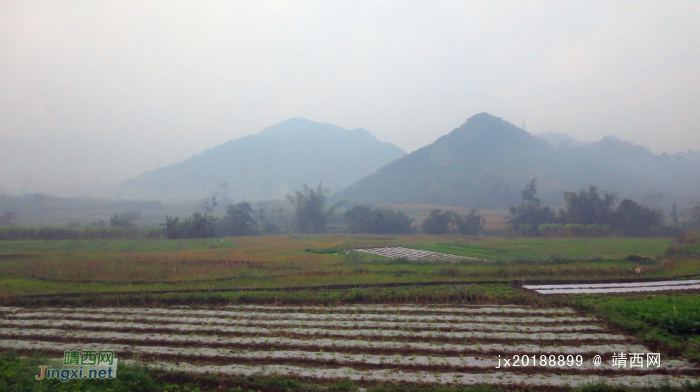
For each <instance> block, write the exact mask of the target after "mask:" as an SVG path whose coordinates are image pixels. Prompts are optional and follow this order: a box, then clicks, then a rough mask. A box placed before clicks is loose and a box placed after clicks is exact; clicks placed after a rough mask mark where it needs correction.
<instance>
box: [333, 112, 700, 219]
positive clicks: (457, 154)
mask: <svg viewBox="0 0 700 392" xmlns="http://www.w3.org/2000/svg"><path fill="white" fill-rule="evenodd" d="M560 139H563V140H565V141H567V142H566V143H558V144H557V147H556V148H555V147H553V146H552V145H551V144H552V141H551V140H549V141H545V140H543V139H541V138H539V137H536V136H534V135H531V134H529V133H527V132H526V131H524V130H522V129H520V128H518V127H516V126H514V125H513V124H511V123H508V122H506V121H504V120H502V119H501V118H498V117H494V116H492V115H490V114H488V113H480V114H477V115H474V116H472V117H470V118H469V119H468V120H467V121H466V122H465V123H464V124H462V126H460V127H459V128H457V129H455V130H453V131H452V132H451V133H449V134H447V135H445V136H443V137H441V138H439V139H438V140H437V141H435V142H434V143H433V144H430V145H428V146H425V147H423V148H421V149H419V150H416V151H414V152H413V153H411V154H408V155H407V156H405V157H403V158H400V159H398V160H396V161H394V162H391V163H390V164H388V165H386V166H384V167H382V168H381V169H379V170H377V172H376V173H374V174H372V175H370V176H368V177H366V178H364V179H362V180H361V181H359V182H358V183H356V184H353V185H352V186H350V187H348V188H347V189H345V190H343V191H341V192H339V193H338V194H336V195H334V199H347V200H349V201H350V203H351V204H352V203H368V204H389V203H391V204H396V203H425V204H443V205H462V206H468V207H476V208H504V207H506V206H508V205H514V204H516V203H518V202H519V201H520V190H521V189H523V187H524V186H525V184H527V183H528V182H529V181H530V180H531V179H532V178H534V177H537V178H538V182H537V189H538V192H539V193H538V197H540V198H541V199H542V200H543V202H546V203H549V204H553V205H561V204H562V203H563V197H562V196H563V192H566V191H575V190H579V189H583V188H588V186H589V185H591V184H593V185H596V186H598V187H599V189H601V190H605V191H608V192H615V193H616V194H617V195H618V196H620V197H632V198H636V199H637V200H640V201H642V202H644V201H645V200H650V202H652V203H657V204H658V203H663V202H664V201H666V200H677V199H678V200H689V199H692V198H696V199H697V198H700V181H698V180H697V179H698V178H700V153H693V152H688V153H683V154H675V155H674V156H670V155H668V154H662V155H655V154H654V153H652V152H651V151H649V150H648V149H646V148H644V147H640V146H637V145H634V144H633V143H630V142H627V141H622V140H620V139H617V138H615V137H605V138H604V139H603V140H601V141H599V142H595V143H589V144H578V143H571V142H570V140H566V138H561V137H560ZM571 139H573V138H571ZM574 140H575V139H574Z"/></svg>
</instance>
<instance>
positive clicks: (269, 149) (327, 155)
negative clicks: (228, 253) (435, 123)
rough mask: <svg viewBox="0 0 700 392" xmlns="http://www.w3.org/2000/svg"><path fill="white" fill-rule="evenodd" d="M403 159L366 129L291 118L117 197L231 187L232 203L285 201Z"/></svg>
mask: <svg viewBox="0 0 700 392" xmlns="http://www.w3.org/2000/svg"><path fill="white" fill-rule="evenodd" d="M403 155H405V152H404V151H403V150H402V149H400V148H399V147H397V146H395V145H393V144H391V143H384V142H380V141H378V140H377V139H376V138H375V137H374V136H373V135H372V134H371V133H369V132H368V131H366V130H364V129H362V128H356V129H353V130H346V129H343V128H341V127H338V126H335V125H331V124H324V123H317V122H313V121H309V120H305V119H302V118H293V119H289V120H285V121H282V122H280V123H278V124H275V125H273V126H270V127H267V128H265V129H264V130H263V131H261V132H260V133H258V134H256V135H248V136H243V137H241V138H238V139H235V140H231V141H228V142H226V143H224V144H221V145H218V146H215V147H212V148H209V149H207V150H205V151H204V152H202V153H201V154H199V155H196V156H193V157H192V158H190V159H188V160H186V161H183V162H180V163H177V164H173V165H170V166H166V167H163V168H159V169H156V170H152V171H149V172H146V173H143V174H141V175H139V176H137V177H135V178H132V179H129V180H126V181H124V182H123V183H121V184H120V185H119V186H118V191H119V192H120V193H121V195H122V196H129V197H138V198H162V199H188V198H200V197H205V196H207V195H209V194H210V193H211V192H213V191H214V190H216V187H217V184H220V183H228V185H229V191H228V193H227V197H229V198H233V199H237V200H241V199H246V200H264V199H274V198H283V197H284V195H285V194H286V193H291V192H293V191H294V190H295V189H298V188H299V187H301V185H302V184H303V183H307V184H309V185H313V186H315V185H316V184H317V183H319V182H323V183H324V186H325V187H327V188H329V189H331V190H332V191H338V190H340V189H342V188H344V187H347V186H349V185H351V184H353V183H354V182H357V181H359V180H360V179H362V178H363V177H364V176H367V175H369V174H371V173H373V172H374V171H375V170H376V169H377V168H378V167H381V166H383V165H385V164H387V163H389V162H391V161H393V160H395V159H397V158H399V157H401V156H403Z"/></svg>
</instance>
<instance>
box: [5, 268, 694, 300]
mask: <svg viewBox="0 0 700 392" xmlns="http://www.w3.org/2000/svg"><path fill="white" fill-rule="evenodd" d="M698 276H699V275H697V274H692V275H678V276H667V277H658V278H634V279H573V280H572V279H562V280H522V279H518V280H482V281H473V280H470V281H433V282H406V283H369V284H337V285H323V286H294V287H254V288H228V289H182V290H151V291H149V290H145V291H143V290H142V291H96V292H82V293H56V294H31V295H16V296H9V297H6V298H7V299H9V298H74V297H82V296H107V295H144V294H151V295H153V294H155V295H159V294H188V293H227V292H229V293H235V292H257V291H273V292H274V291H277V292H285V291H304V290H310V291H321V290H349V289H366V288H393V287H429V286H468V285H511V286H518V287H519V286H523V285H547V284H587V283H644V282H659V281H665V280H675V279H687V278H694V277H698Z"/></svg>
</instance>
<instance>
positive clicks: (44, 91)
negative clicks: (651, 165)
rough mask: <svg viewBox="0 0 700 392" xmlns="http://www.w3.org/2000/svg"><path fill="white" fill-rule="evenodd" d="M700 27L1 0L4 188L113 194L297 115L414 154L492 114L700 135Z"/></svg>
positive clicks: (553, 16)
mask: <svg viewBox="0 0 700 392" xmlns="http://www.w3.org/2000/svg"><path fill="white" fill-rule="evenodd" d="M698 36H700V4H699V3H698V2H697V1H690V0H689V1H677V2H657V1H636V2H625V1H608V2H600V1H581V2H557V1H540V2H536V3H531V2H511V1H497V2H492V1H469V2H464V1H435V2H392V1H379V2H377V1H371V2H366V1H354V2H325V1H305V2H288V1H261V2H237V1H233V2H230V1H212V2H206V3H201V2H181V3H173V2H169V1H157V0H150V1H138V2H136V1H118V2H117V1H114V2H79V1H74V0H67V1H61V2H52V1H47V0H39V1H33V2H25V1H4V2H1V3H0V187H2V188H3V189H4V192H6V193H10V194H21V193H25V192H29V193H32V192H44V193H51V194H57V195H94V196H99V195H110V196H114V195H116V193H112V189H113V188H112V187H113V186H116V185H117V184H119V183H121V182H123V181H125V180H128V179H130V178H134V177H136V176H138V175H139V174H142V173H145V172H149V171H153V170H156V169H158V168H165V167H166V166H168V165H171V164H176V163H178V162H182V161H186V160H187V159H189V158H191V157H193V156H196V155H199V154H202V152H203V151H204V150H206V149H208V148H212V147H214V146H218V145H222V144H224V143H227V142H228V141H229V140H236V139H239V138H241V137H243V136H246V135H253V134H256V133H258V132H260V131H261V130H262V129H264V128H266V127H269V126H271V125H272V124H276V123H279V122H282V121H284V120H287V119H290V118H297V117H301V118H305V119H308V120H311V121H314V122H318V123H326V122H328V123H329V124H336V125H337V126H340V127H342V128H343V129H355V128H364V129H367V130H368V131H369V132H370V133H372V134H373V135H374V136H376V138H377V139H378V140H379V141H381V142H389V143H392V144H394V145H396V146H398V147H399V148H401V149H402V150H404V151H407V152H412V151H416V150H418V149H420V148H423V147H424V146H427V145H429V144H431V143H433V142H435V141H436V140H437V139H439V138H440V137H442V136H444V135H446V134H447V133H449V130H451V129H454V128H455V127H457V126H459V124H462V123H463V122H464V121H465V120H466V119H467V118H469V117H470V116H472V115H473V114H475V113H481V112H487V113H491V114H493V115H495V116H498V117H502V118H503V119H504V120H506V121H509V122H510V123H512V124H515V125H517V126H518V127H524V128H525V130H526V131H528V132H530V133H533V134H538V133H545V132H549V133H565V134H568V135H571V136H572V137H574V138H575V139H578V140H581V141H584V142H592V141H596V140H601V139H602V138H603V136H606V135H613V136H616V137H617V138H619V139H621V140H629V141H631V142H633V143H635V144H637V145H641V146H645V147H647V148H650V149H651V150H652V152H654V153H656V154H660V153H662V152H668V153H669V154H674V153H677V152H681V151H687V150H688V149H692V150H696V151H697V150H700V131H699V126H700V111H698V110H697V108H698V107H700V74H699V73H698V72H697V70H698V69H700V46H699V45H697V37H698ZM310 177H313V176H310ZM314 178H315V177H313V178H310V179H309V182H312V181H315V179H314ZM542 185H544V184H542ZM518 186H520V185H518ZM275 187H276V189H277V188H279V183H276V185H275Z"/></svg>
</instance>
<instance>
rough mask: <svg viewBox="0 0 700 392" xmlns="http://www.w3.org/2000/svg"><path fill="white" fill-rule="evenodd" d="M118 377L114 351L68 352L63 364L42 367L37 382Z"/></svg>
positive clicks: (57, 363)
mask: <svg viewBox="0 0 700 392" xmlns="http://www.w3.org/2000/svg"><path fill="white" fill-rule="evenodd" d="M115 377H117V358H116V357H115V356H114V351H111V350H110V351H97V350H83V351H77V350H76V351H66V352H64V353H63V363H61V362H60V361H55V363H54V364H53V366H52V365H40V366H39V374H38V375H36V376H35V377H34V378H35V379H36V380H43V379H57V380H61V381H64V382H65V381H68V380H72V379H76V378H77V379H110V378H115Z"/></svg>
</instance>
